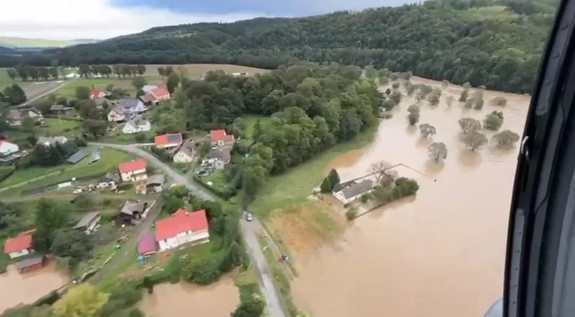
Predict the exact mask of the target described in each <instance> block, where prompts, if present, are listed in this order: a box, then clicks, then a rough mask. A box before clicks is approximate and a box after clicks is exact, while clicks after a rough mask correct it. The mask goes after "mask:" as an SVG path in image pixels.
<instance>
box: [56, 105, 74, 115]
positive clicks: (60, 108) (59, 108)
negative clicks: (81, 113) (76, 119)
mask: <svg viewBox="0 0 575 317" xmlns="http://www.w3.org/2000/svg"><path fill="white" fill-rule="evenodd" d="M50 112H51V113H53V114H57V115H65V116H67V115H71V114H72V113H73V112H74V108H73V107H66V106H64V105H52V106H51V107H50Z"/></svg>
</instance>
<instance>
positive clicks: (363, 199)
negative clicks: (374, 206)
mask: <svg viewBox="0 0 575 317" xmlns="http://www.w3.org/2000/svg"><path fill="white" fill-rule="evenodd" d="M371 198H372V196H371V194H369V193H366V194H363V195H361V202H362V203H366V202H368V201H369V200H370V199H371Z"/></svg>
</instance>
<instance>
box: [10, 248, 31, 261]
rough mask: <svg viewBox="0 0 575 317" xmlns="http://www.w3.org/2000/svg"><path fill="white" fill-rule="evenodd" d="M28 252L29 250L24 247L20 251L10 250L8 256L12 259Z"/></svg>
mask: <svg viewBox="0 0 575 317" xmlns="http://www.w3.org/2000/svg"><path fill="white" fill-rule="evenodd" d="M28 254H30V251H29V250H28V249H24V250H22V251H16V252H11V253H10V254H9V256H10V258H11V259H14V258H19V257H21V256H25V255H28Z"/></svg>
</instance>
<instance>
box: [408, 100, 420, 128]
mask: <svg viewBox="0 0 575 317" xmlns="http://www.w3.org/2000/svg"><path fill="white" fill-rule="evenodd" d="M407 112H409V114H408V115H407V119H408V120H409V125H412V126H413V125H415V124H416V123H417V122H418V121H419V113H420V109H419V106H418V105H411V106H409V107H408V108H407Z"/></svg>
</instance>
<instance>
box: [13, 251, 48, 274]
mask: <svg viewBox="0 0 575 317" xmlns="http://www.w3.org/2000/svg"><path fill="white" fill-rule="evenodd" d="M46 261H47V259H46V256H45V255H35V256H31V257H29V258H27V259H24V260H22V261H20V262H18V263H16V269H18V272H20V273H26V272H30V271H33V270H37V269H41V268H43V267H44V265H45V264H46Z"/></svg>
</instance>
